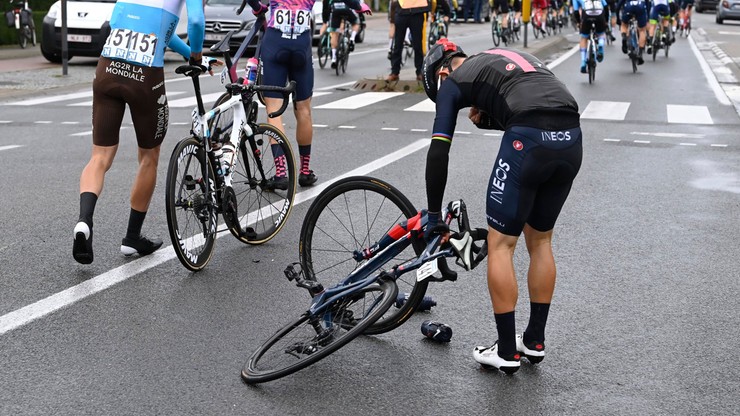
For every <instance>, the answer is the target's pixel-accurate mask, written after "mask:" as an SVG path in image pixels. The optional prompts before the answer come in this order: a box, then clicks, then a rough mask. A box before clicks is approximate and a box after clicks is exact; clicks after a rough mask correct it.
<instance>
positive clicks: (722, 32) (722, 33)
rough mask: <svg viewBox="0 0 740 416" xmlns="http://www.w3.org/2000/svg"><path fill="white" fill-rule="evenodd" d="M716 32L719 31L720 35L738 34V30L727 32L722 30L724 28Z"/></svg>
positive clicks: (739, 33)
mask: <svg viewBox="0 0 740 416" xmlns="http://www.w3.org/2000/svg"><path fill="white" fill-rule="evenodd" d="M717 33H719V34H720V35H735V36H740V32H727V31H724V30H720V31H719V32H717Z"/></svg>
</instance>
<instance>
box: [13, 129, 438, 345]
mask: <svg viewBox="0 0 740 416" xmlns="http://www.w3.org/2000/svg"><path fill="white" fill-rule="evenodd" d="M428 145H429V140H428V139H419V140H417V141H415V142H413V143H411V144H410V145H408V146H405V147H403V148H401V149H399V150H396V151H395V152H393V153H390V154H388V155H385V156H383V157H381V158H379V159H376V160H374V161H372V162H370V163H368V164H366V165H363V166H360V167H358V168H357V169H354V170H351V171H349V172H347V173H345V174H343V175H340V176H337V177H336V178H333V179H330V180H328V181H326V182H324V183H322V184H321V185H318V186H314V187H312V188H311V189H309V190H306V191H303V192H299V193H297V194H296V196H295V201H294V203H293V204H294V206H295V205H298V204H300V203H303V202H305V201H308V200H310V199H312V198H315V197H316V196H318V194H319V193H321V191H323V190H324V189H326V188H327V187H328V186H329V185H331V184H332V183H334V182H336V181H338V180H340V179H343V178H346V177H349V176H355V175H367V174H369V173H371V172H373V171H376V170H378V169H380V168H382V167H384V166H387V165H389V164H391V163H393V162H395V161H397V160H400V159H402V158H404V157H406V156H409V155H411V154H413V153H415V152H417V151H419V150H421V149H424V148H425V147H427V146H428ZM255 214H256V213H250V214H247V215H253V216H254V215H255ZM224 235H227V233H220V234H218V235H217V236H216V238H221V237H223V236H224ZM174 258H175V250H174V249H173V248H172V246H171V245H169V246H167V247H163V248H161V249H159V250H157V251H155V252H154V253H152V254H150V255H149V256H146V257H142V258H140V259H137V260H134V261H132V262H130V263H126V264H124V265H122V266H119V267H116V268H115V269H113V270H109V271H107V272H105V273H103V274H100V275H97V276H95V277H93V278H92V279H90V280H86V281H84V282H82V283H80V284H77V285H75V286H72V287H70V288H68V289H65V290H63V291H61V292H58V293H55V294H53V295H51V296H49V297H46V298H44V299H41V300H39V301H37V302H34V303H32V304H30V305H27V306H24V307H22V308H20V309H16V310H14V311H12V312H9V313H6V314H5V315H2V316H0V335H3V334H5V333H7V332H9V331H12V330H14V329H16V328H19V327H22V326H24V325H27V324H29V323H31V322H33V321H35V320H37V319H40V318H43V317H44V316H47V315H49V314H51V313H53V312H56V311H58V310H60V309H62V308H65V307H67V306H70V305H72V304H74V303H77V302H79V301H81V300H83V299H85V298H87V297H90V296H92V295H94V294H96V293H98V292H102V291H103V290H105V289H108V288H110V287H111V286H114V285H116V284H118V283H121V282H123V281H125V280H128V279H130V278H131V277H133V276H136V275H138V274H140V273H142V272H144V271H146V270H149V269H151V268H152V267H156V266H158V265H160V264H162V263H165V262H167V261H170V260H173V259H174Z"/></svg>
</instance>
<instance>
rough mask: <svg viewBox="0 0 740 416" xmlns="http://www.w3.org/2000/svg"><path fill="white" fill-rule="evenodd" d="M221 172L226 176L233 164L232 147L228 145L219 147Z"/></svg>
mask: <svg viewBox="0 0 740 416" xmlns="http://www.w3.org/2000/svg"><path fill="white" fill-rule="evenodd" d="M221 152H222V153H223V155H222V156H221V170H222V171H223V174H224V175H228V174H229V171H230V170H231V165H232V164H233V163H234V145H233V144H231V143H230V142H229V143H226V144H224V145H223V146H222V147H221Z"/></svg>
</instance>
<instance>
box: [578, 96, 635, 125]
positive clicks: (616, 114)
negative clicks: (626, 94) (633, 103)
mask: <svg viewBox="0 0 740 416" xmlns="http://www.w3.org/2000/svg"><path fill="white" fill-rule="evenodd" d="M629 108H630V103H623V102H618V101H591V102H589V103H588V105H587V106H586V109H585V110H583V113H582V114H581V118H586V119H597V120H620V121H621V120H624V118H625V117H626V116H627V110H629Z"/></svg>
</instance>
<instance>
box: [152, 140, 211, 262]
mask: <svg viewBox="0 0 740 416" xmlns="http://www.w3.org/2000/svg"><path fill="white" fill-rule="evenodd" d="M207 160H208V157H207V155H206V154H205V150H204V149H203V146H201V144H200V142H199V141H198V140H197V139H196V138H195V137H188V138H185V139H183V140H181V141H180V142H179V143H178V144H177V145H176V146H175V150H174V151H173V152H172V156H171V157H170V163H169V166H168V168H167V185H166V190H165V208H166V210H167V228H168V229H169V232H170V239H171V240H172V246H173V248H174V249H175V254H177V258H178V259H180V262H181V263H182V264H183V266H185V267H186V268H187V269H188V270H192V271H198V270H201V269H203V268H204V267H205V266H206V264H208V262H209V261H210V260H211V257H212V255H213V249H214V245H215V242H216V226H217V224H218V218H217V215H218V214H217V212H216V208H215V203H216V201H215V192H216V191H215V187H214V185H213V180H214V175H213V169H212V168H211V164H210V163H209V162H207ZM206 174H207V176H206ZM206 177H208V178H209V180H208V181H206V180H205V178H206Z"/></svg>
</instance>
